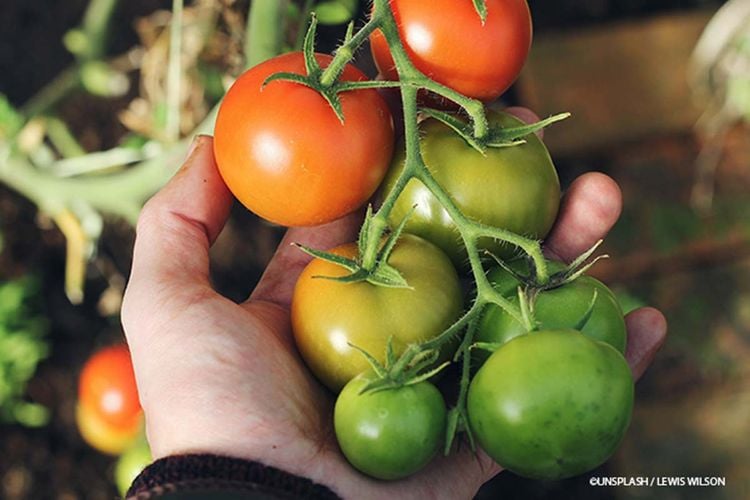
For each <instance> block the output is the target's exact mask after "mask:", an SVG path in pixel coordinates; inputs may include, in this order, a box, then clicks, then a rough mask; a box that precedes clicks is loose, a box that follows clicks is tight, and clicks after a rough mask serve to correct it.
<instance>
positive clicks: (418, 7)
mask: <svg viewBox="0 0 750 500" xmlns="http://www.w3.org/2000/svg"><path fill="white" fill-rule="evenodd" d="M486 1H487V20H486V21H485V23H484V25H482V21H481V19H480V18H479V14H477V11H476V10H475V8H474V2H472V0H391V8H392V9H393V14H394V16H395V18H396V23H397V24H398V27H399V34H400V36H401V40H402V42H403V43H404V47H405V49H406V52H407V54H408V55H409V58H410V59H411V61H412V63H414V65H415V66H416V67H417V69H419V70H420V71H422V72H423V73H424V74H426V75H427V76H428V77H430V78H431V79H433V80H435V81H437V82H439V83H442V84H443V85H445V86H447V87H450V88H452V89H454V90H456V91H458V92H460V93H461V94H464V95H466V96H468V97H473V98H475V99H480V100H482V101H485V102H489V101H492V100H494V99H496V98H497V97H498V96H500V94H502V93H503V92H505V90H507V89H508V87H510V86H511V84H512V83H513V82H514V81H515V79H516V77H518V74H519V73H520V71H521V68H522V67H523V64H524V62H525V61H526V56H527V55H528V53H529V49H530V48H531V32H532V28H531V14H530V12H529V6H528V4H527V3H526V0H486ZM370 47H371V49H372V54H373V57H374V58H375V64H376V65H377V67H378V69H379V70H380V73H381V74H382V75H384V76H385V77H386V78H387V79H388V80H397V79H398V74H397V73H396V69H395V67H394V63H393V58H392V57H391V54H390V51H389V49H388V44H387V42H386V40H385V37H384V36H383V33H382V32H380V31H376V32H374V33H373V34H372V36H371V37H370Z"/></svg>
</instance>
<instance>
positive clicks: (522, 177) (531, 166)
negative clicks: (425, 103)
mask: <svg viewBox="0 0 750 500" xmlns="http://www.w3.org/2000/svg"><path fill="white" fill-rule="evenodd" d="M487 117H488V119H489V121H490V123H491V124H495V125H497V124H499V125H502V126H504V127H515V126H519V125H523V123H522V122H521V121H520V120H519V119H518V118H515V117H514V116H512V115H509V114H507V113H497V112H492V111H490V112H488V114H487ZM420 137H421V141H420V142H421V150H422V155H423V157H424V161H425V163H426V165H427V168H428V169H429V171H430V173H432V175H433V176H434V177H435V179H436V180H437V181H438V183H439V184H440V185H441V186H442V187H443V188H444V189H445V190H446V191H447V192H448V194H449V195H450V196H451V198H452V199H453V201H454V202H455V203H456V205H457V206H458V208H459V209H460V210H461V211H462V212H463V213H464V215H466V216H467V217H469V218H470V219H472V220H475V221H478V222H482V223H484V224H487V225H489V226H494V227H499V228H503V229H507V230H510V231H513V232H514V233H518V234H521V235H523V236H528V237H530V238H538V239H541V238H544V237H545V236H546V235H547V233H548V232H549V230H550V229H551V228H552V224H553V223H554V222H555V218H556V217H557V210H558V208H559V205H560V182H559V180H558V178H557V172H556V171H555V167H554V165H553V164H552V159H551V158H550V155H549V153H548V152H547V148H546V147H545V146H544V144H543V143H542V141H541V140H540V139H539V138H538V137H537V136H536V135H534V134H531V135H529V136H527V137H525V138H524V139H525V140H526V144H524V145H520V146H513V147H504V148H488V150H487V152H486V154H485V155H482V154H481V153H479V152H478V151H476V150H475V149H473V148H472V147H471V146H469V145H468V144H467V143H466V141H464V140H463V139H462V138H461V137H459V136H458V135H457V134H456V133H455V132H454V131H453V130H452V129H450V128H449V127H448V126H446V125H444V124H442V123H440V122H438V121H437V120H434V119H429V120H425V121H424V122H422V124H421V125H420ZM404 159H405V153H404V148H403V145H402V146H401V147H397V149H396V154H395V157H394V159H393V162H392V164H391V169H390V170H389V172H388V174H387V176H386V179H385V181H384V183H383V195H386V194H387V193H388V192H389V191H390V190H391V189H392V188H393V186H394V184H395V182H396V179H397V178H398V176H399V175H400V173H401V172H402V171H403V168H404ZM415 205H416V209H415V210H414V213H412V214H411V216H410V217H409V221H408V222H407V224H406V231H407V232H409V233H412V234H416V235H419V236H422V237H423V238H425V239H427V240H429V241H431V242H433V243H434V244H436V245H437V246H439V247H440V248H442V249H443V251H445V253H447V254H448V256H449V257H451V259H452V260H453V262H454V264H456V265H463V264H465V262H466V250H465V248H464V246H463V243H462V241H461V238H460V236H459V233H458V229H457V228H456V225H455V224H454V223H453V221H452V219H451V217H450V215H449V214H448V212H447V211H446V210H445V208H443V206H442V205H441V204H440V202H439V201H438V200H437V198H435V197H434V196H433V195H432V193H431V192H430V191H429V190H428V189H427V188H426V187H425V186H424V185H423V184H422V183H421V182H420V181H418V180H416V179H412V180H410V181H409V183H408V184H407V186H406V189H405V190H404V191H403V193H401V195H400V196H399V198H398V200H397V201H396V204H395V206H394V208H393V211H392V212H391V215H390V222H391V224H394V225H397V224H398V223H399V222H401V220H402V219H403V218H404V217H406V215H407V214H408V213H409V212H410V211H411V210H412V207H414V206H415ZM480 248H482V249H488V250H490V251H492V252H493V253H495V254H497V255H499V256H503V257H508V256H510V255H513V254H514V253H515V252H516V251H517V249H516V248H515V247H511V246H509V245H507V244H500V243H498V242H495V241H492V240H489V239H486V240H484V241H481V242H480Z"/></svg>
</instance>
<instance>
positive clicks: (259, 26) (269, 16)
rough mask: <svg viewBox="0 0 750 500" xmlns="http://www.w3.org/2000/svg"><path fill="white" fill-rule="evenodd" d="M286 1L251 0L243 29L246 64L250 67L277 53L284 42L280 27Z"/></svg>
mask: <svg viewBox="0 0 750 500" xmlns="http://www.w3.org/2000/svg"><path fill="white" fill-rule="evenodd" d="M286 7H287V5H286V1H283V0H252V1H251V2H250V11H249V12H248V16H247V28H246V30H245V59H246V66H247V67H248V68H251V67H253V66H255V65H256V64H259V63H262V62H263V61H265V60H267V59H271V58H272V57H275V56H277V55H279V54H280V53H281V51H282V47H283V43H284V33H283V31H282V29H281V26H282V25H283V21H284V14H285V12H286Z"/></svg>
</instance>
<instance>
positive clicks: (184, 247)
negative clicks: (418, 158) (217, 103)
mask: <svg viewBox="0 0 750 500" xmlns="http://www.w3.org/2000/svg"><path fill="white" fill-rule="evenodd" d="M231 203H232V197H231V194H230V193H229V191H228V190H227V188H226V186H225V185H224V183H223V182H222V180H221V178H220V176H219V174H218V171H217V169H216V165H215V163H214V160H213V149H212V141H211V139H210V138H208V137H199V138H198V139H197V140H196V143H195V144H194V148H193V150H192V153H191V154H190V156H189V158H188V160H187V161H186V163H185V165H184V166H183V168H182V169H181V170H180V172H179V173H178V174H177V175H176V176H175V177H174V179H173V180H172V181H171V182H170V183H169V184H168V185H167V186H166V187H165V188H164V189H163V190H162V191H161V192H160V193H159V194H157V195H156V196H155V197H154V198H153V199H152V200H151V201H150V202H149V203H148V204H147V205H146V207H145V208H144V210H143V213H142V215H141V218H140V220H139V224H138V233H137V239H136V245H135V253H134V262H133V271H132V275H131V278H130V283H129V285H128V289H127V293H126V295H125V301H124V303H123V310H122V321H123V325H124V327H125V332H126V335H127V339H128V344H129V346H130V350H131V353H132V357H133V364H134V367H135V372H136V379H137V382H138V390H139V394H140V397H141V403H142V405H143V408H144V412H145V415H146V422H147V432H148V439H149V443H150V445H151V449H152V452H153V455H154V457H155V458H160V457H164V456H168V455H174V454H181V453H212V454H216V455H225V456H231V457H237V458H245V459H249V460H254V461H257V462H261V463H263V464H266V465H271V466H274V467H277V468H279V469H282V470H285V471H287V472H290V473H292V474H296V475H299V476H303V477H308V478H310V479H312V480H313V481H315V482H317V483H320V484H324V485H326V486H328V487H329V488H331V489H332V490H333V491H335V492H336V493H337V494H339V495H341V496H343V497H357V498H383V497H386V496H388V495H400V496H397V498H403V497H404V496H405V495H406V494H407V493H408V496H409V498H422V497H423V498H451V499H452V498H470V497H471V496H473V495H474V493H475V492H476V491H477V489H478V488H479V487H480V486H481V485H482V484H483V483H484V482H486V481H487V480H489V479H490V478H491V477H492V476H494V475H495V474H497V473H498V472H499V471H500V468H499V467H498V466H496V465H495V464H493V462H492V461H491V460H490V459H489V458H488V457H486V455H484V454H482V453H480V454H479V455H474V454H473V453H471V452H470V451H469V450H467V449H464V450H463V451H460V452H459V453H455V454H452V455H451V456H449V457H439V458H438V459H436V460H434V461H433V463H432V464H430V466H428V467H427V468H426V469H425V470H423V471H422V472H420V473H418V474H417V475H415V476H412V477H411V478H409V479H406V480H403V481H399V482H393V483H383V482H377V481H374V480H371V479H369V478H367V477H366V476H363V475H362V474H360V473H358V472H357V471H355V470H354V469H353V468H352V467H351V466H350V465H348V463H347V462H346V461H345V459H344V457H343V456H342V455H341V453H340V451H339V450H338V447H337V445H336V440H335V436H334V434H333V426H332V421H333V419H332V409H333V401H334V399H333V396H332V395H331V394H330V393H328V392H327V391H326V390H325V389H323V387H322V386H321V385H320V384H319V383H318V382H317V381H316V380H315V379H314V378H313V377H312V376H311V374H310V373H309V371H308V370H307V369H306V367H305V365H304V364H303V362H302V361H301V359H300V358H299V355H298V354H297V351H296V348H295V347H294V343H293V340H292V334H291V329H290V320H289V303H290V300H291V296H292V290H293V287H294V283H295V281H296V279H297V276H298V275H299V273H300V272H301V271H302V268H303V267H304V266H305V264H306V263H307V262H308V261H309V257H307V256H306V255H304V254H303V253H302V252H300V251H299V250H297V249H295V248H293V247H291V246H290V245H289V244H290V243H291V242H298V243H303V244H306V245H309V246H312V247H315V248H324V249H325V248H330V247H332V246H335V245H338V244H340V243H343V242H347V241H352V240H353V239H354V238H355V236H356V231H357V229H358V224H359V222H360V220H359V219H358V218H357V217H356V216H350V217H347V218H344V219H342V220H339V221H336V222H333V223H331V224H328V225H325V226H321V227H317V228H305V229H296V228H295V229H290V230H289V231H288V232H287V234H286V236H285V238H284V241H283V242H282V244H281V245H280V247H279V250H278V251H277V253H276V255H275V256H274V258H273V260H272V261H271V262H270V263H269V265H268V268H267V269H266V272H265V274H264V275H263V278H262V279H261V282H260V283H259V284H258V286H257V288H256V289H255V291H254V292H253V293H252V295H251V297H250V298H249V299H248V300H247V301H246V302H244V303H241V304H236V303H234V302H232V301H230V300H228V299H226V298H224V297H222V296H220V295H219V294H217V293H216V292H215V291H214V290H213V289H212V287H211V284H210V281H209V257H208V250H209V247H210V245H211V244H212V243H213V241H214V240H215V238H216V237H217V236H218V234H219V232H220V231H221V229H222V228H223V226H224V223H225V222H226V219H227V216H228V214H229V209H230V206H231ZM620 208H621V199H620V192H619V189H618V188H617V185H616V184H614V182H613V181H612V180H611V179H609V178H608V177H606V176H604V175H601V174H587V175H585V176H582V177H581V178H579V179H578V180H577V181H576V182H575V183H574V184H573V185H572V186H571V188H570V189H569V191H568V193H567V195H566V197H565V200H564V202H563V206H562V209H561V213H560V217H559V219H558V222H557V225H556V227H555V229H554V230H553V232H552V234H551V235H550V237H549V239H548V242H547V245H546V248H547V251H548V253H549V254H550V255H551V256H554V257H557V258H560V259H562V260H569V259H571V258H572V257H574V256H575V255H577V254H579V253H581V252H582V251H583V250H584V249H586V248H588V247H590V246H591V245H592V244H593V243H594V242H595V241H596V240H598V239H600V238H602V237H604V235H605V234H606V233H607V231H608V230H609V229H610V228H611V226H612V225H613V224H614V222H615V221H616V220H617V217H618V216H619V213H620ZM627 324H628V333H629V346H628V353H627V357H628V361H629V363H630V365H631V367H632V369H633V372H634V374H635V375H636V376H640V374H642V373H643V371H644V370H645V368H646V366H647V365H648V363H649V362H650V360H651V359H652V357H653V355H654V354H655V352H656V350H657V349H658V347H659V346H660V345H661V343H662V342H663V340H664V335H665V331H666V325H665V322H664V318H663V316H662V315H661V314H660V313H659V312H658V311H656V310H654V309H641V310H638V311H636V312H634V313H631V314H630V315H629V316H628V318H627ZM463 448H465V447H463Z"/></svg>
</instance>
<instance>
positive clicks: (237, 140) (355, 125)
mask: <svg viewBox="0 0 750 500" xmlns="http://www.w3.org/2000/svg"><path fill="white" fill-rule="evenodd" d="M316 58H317V60H318V62H319V63H320V64H321V66H323V67H325V66H327V65H328V64H329V63H330V61H331V59H332V58H331V56H328V55H322V54H319V55H316ZM281 71H283V72H291V73H297V74H305V65H304V57H303V55H302V53H300V52H294V53H290V54H286V55H283V56H279V57H275V58H273V59H270V60H268V61H266V62H264V63H262V64H259V65H258V66H255V67H254V68H252V69H250V70H248V71H247V72H245V73H244V74H243V75H242V76H240V77H239V79H238V80H237V81H236V82H235V83H234V85H233V86H232V87H231V88H230V89H229V91H228V92H227V94H226V96H225V97H224V101H223V103H222V105H221V108H220V110H219V114H218V117H217V119H216V129H215V139H214V151H215V156H216V162H217V164H218V167H219V171H220V172H221V176H222V178H223V179H224V181H225V182H226V184H227V186H229V189H230V190H231V191H232V193H234V195H235V196H236V197H237V199H238V200H239V201H240V202H241V203H242V204H243V205H245V206H246V207H247V208H248V209H250V210H251V211H253V212H255V213H256V214H258V215H259V216H261V217H263V218H265V219H267V220H269V221H272V222H275V223H277V224H282V225H285V226H310V225H317V224H322V223H324V222H329V221H332V220H334V219H337V218H339V217H342V216H344V215H346V214H348V213H350V212H353V211H354V210H356V209H357V208H359V207H360V206H362V204H364V203H365V201H367V199H368V198H370V196H371V195H372V194H373V193H374V192H375V190H376V189H377V187H378V184H380V181H381V180H382V179H383V176H384V175H385V172H386V170H387V168H388V162H389V161H390V160H391V156H392V154H393V141H394V138H393V134H394V132H393V118H392V117H391V113H390V111H389V110H388V106H387V105H386V103H385V101H384V100H383V98H381V97H380V95H379V94H378V92H377V91H375V90H372V89H369V90H357V91H353V92H345V93H343V94H341V96H340V97H341V103H342V106H343V112H344V118H345V121H344V123H343V124H342V123H341V122H340V121H339V119H338V117H337V116H336V114H335V112H334V111H333V109H332V108H331V106H330V105H329V104H328V102H327V101H326V100H325V99H324V98H323V97H322V96H321V95H320V94H319V93H318V92H316V91H315V90H313V89H310V88H308V87H306V86H304V85H300V84H297V83H292V82H288V81H274V82H271V83H269V84H268V85H266V86H265V87H263V86H262V85H263V82H264V81H265V79H266V78H267V77H268V76H270V75H272V74H274V73H277V72H281ZM341 79H342V80H344V81H360V80H366V79H367V77H366V76H365V75H364V73H362V72H361V71H359V70H358V69H357V68H355V67H354V66H352V65H347V66H346V68H345V69H344V72H343V74H342V75H341Z"/></svg>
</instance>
